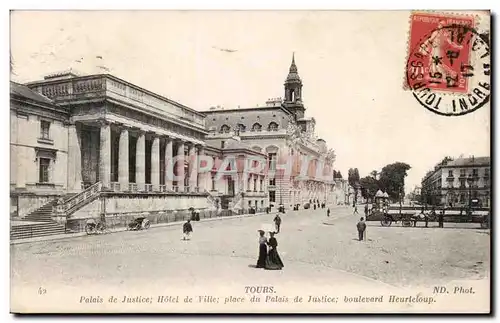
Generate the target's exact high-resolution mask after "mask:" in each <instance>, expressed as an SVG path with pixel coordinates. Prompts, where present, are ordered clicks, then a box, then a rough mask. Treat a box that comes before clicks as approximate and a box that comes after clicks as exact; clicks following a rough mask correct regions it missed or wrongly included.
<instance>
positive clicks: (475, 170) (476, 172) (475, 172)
mask: <svg viewBox="0 0 500 323" xmlns="http://www.w3.org/2000/svg"><path fill="white" fill-rule="evenodd" d="M472 176H476V177H477V176H479V172H478V169H477V168H474V169H473V170H472Z"/></svg>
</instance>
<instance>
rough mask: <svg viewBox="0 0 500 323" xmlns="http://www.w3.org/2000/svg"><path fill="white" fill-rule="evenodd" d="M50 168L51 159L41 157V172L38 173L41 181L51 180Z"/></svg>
mask: <svg viewBox="0 0 500 323" xmlns="http://www.w3.org/2000/svg"><path fill="white" fill-rule="evenodd" d="M49 168H50V159H49V158H39V174H38V182H39V183H48V182H49Z"/></svg>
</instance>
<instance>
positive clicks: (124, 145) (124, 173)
mask: <svg viewBox="0 0 500 323" xmlns="http://www.w3.org/2000/svg"><path fill="white" fill-rule="evenodd" d="M128 158H129V151H128V130H127V129H122V131H121V133H120V143H119V147H118V182H119V183H120V189H121V191H128V183H129V178H128V171H129V169H128V167H129V163H128V161H129V160H128Z"/></svg>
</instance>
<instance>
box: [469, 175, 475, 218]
mask: <svg viewBox="0 0 500 323" xmlns="http://www.w3.org/2000/svg"><path fill="white" fill-rule="evenodd" d="M473 183H474V179H473V178H472V174H469V177H467V184H469V207H468V208H467V209H468V212H469V214H470V213H471V208H472V184H473Z"/></svg>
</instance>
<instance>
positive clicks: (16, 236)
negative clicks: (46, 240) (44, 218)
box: [10, 230, 65, 240]
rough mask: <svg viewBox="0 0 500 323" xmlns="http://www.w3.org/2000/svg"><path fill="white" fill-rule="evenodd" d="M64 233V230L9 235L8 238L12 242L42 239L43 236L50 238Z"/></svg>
mask: <svg viewBox="0 0 500 323" xmlns="http://www.w3.org/2000/svg"><path fill="white" fill-rule="evenodd" d="M63 233H65V231H64V230H60V231H44V232H33V233H28V232H26V233H11V235H10V238H11V239H12V240H17V239H27V238H35V237H44V236H52V235H57V234H63Z"/></svg>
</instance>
